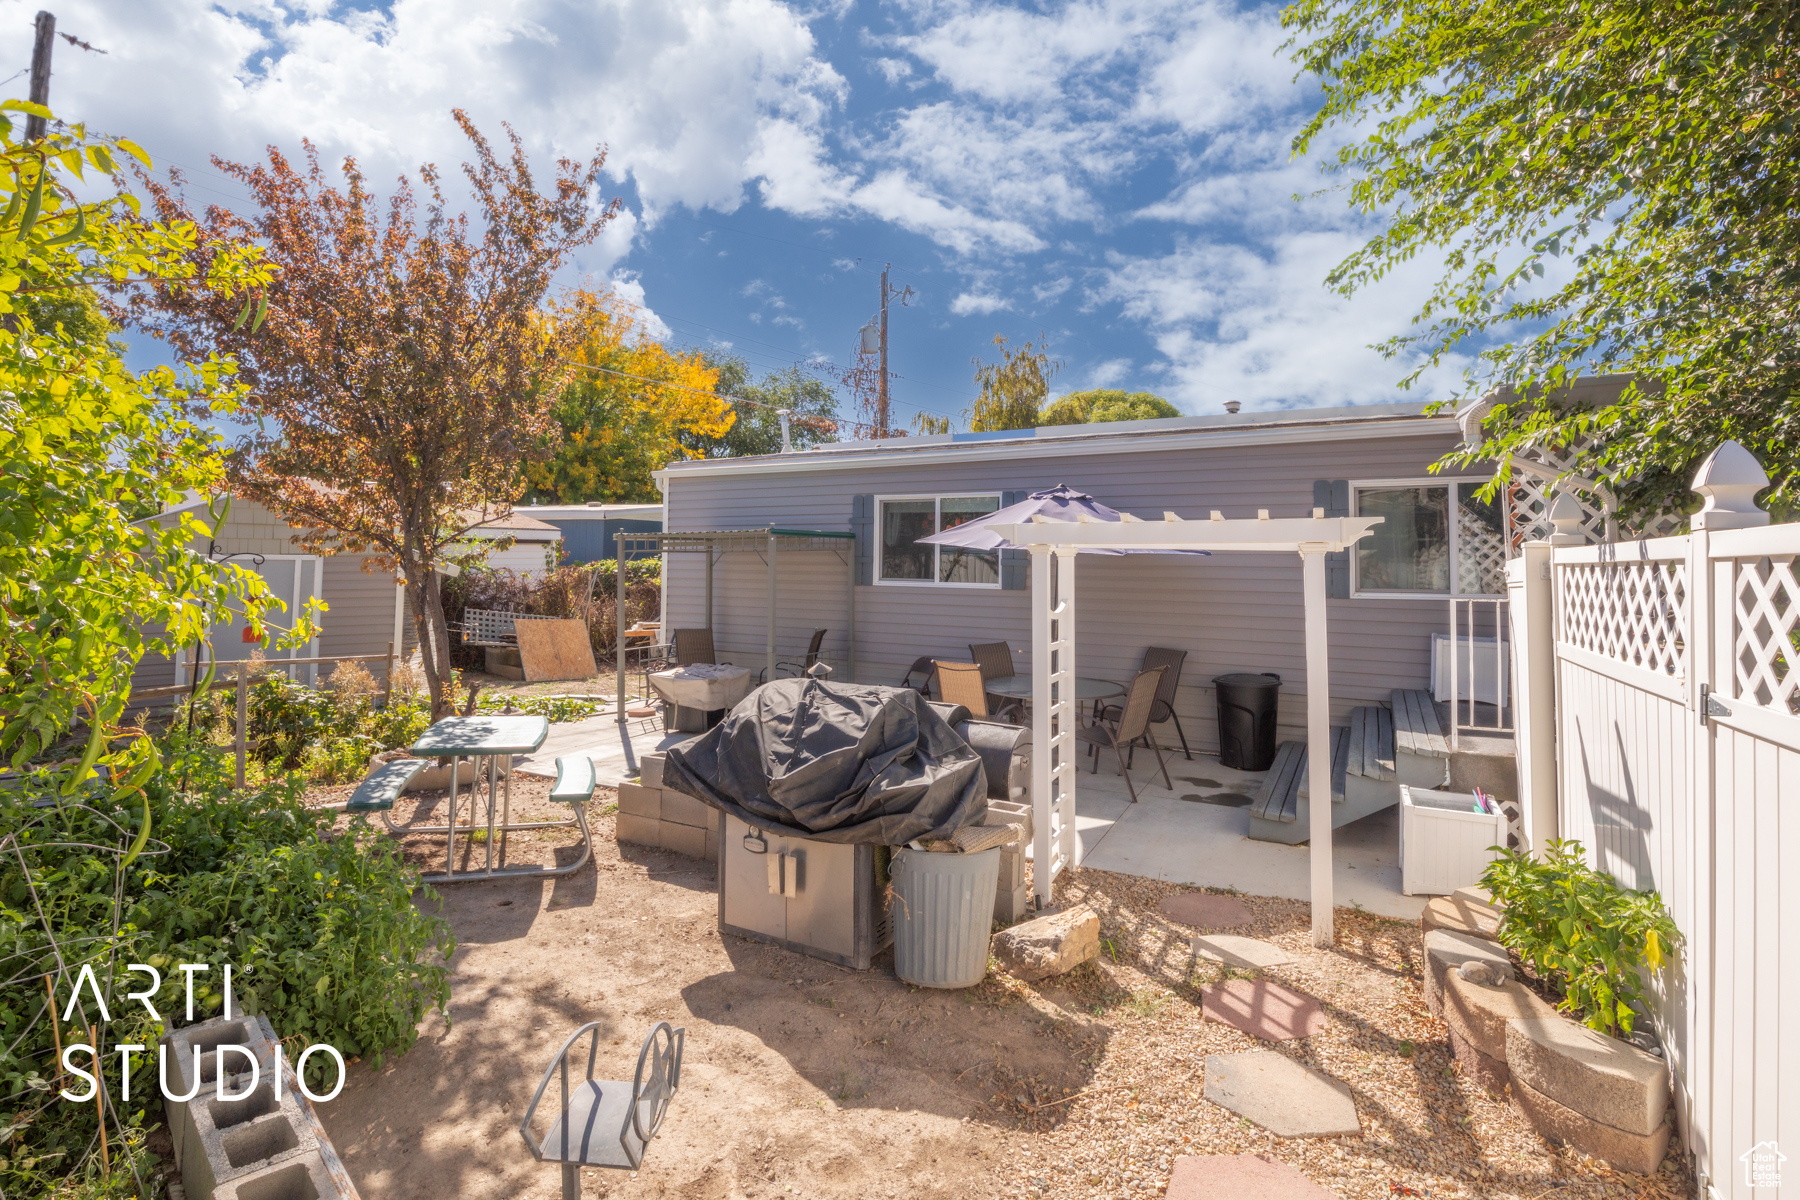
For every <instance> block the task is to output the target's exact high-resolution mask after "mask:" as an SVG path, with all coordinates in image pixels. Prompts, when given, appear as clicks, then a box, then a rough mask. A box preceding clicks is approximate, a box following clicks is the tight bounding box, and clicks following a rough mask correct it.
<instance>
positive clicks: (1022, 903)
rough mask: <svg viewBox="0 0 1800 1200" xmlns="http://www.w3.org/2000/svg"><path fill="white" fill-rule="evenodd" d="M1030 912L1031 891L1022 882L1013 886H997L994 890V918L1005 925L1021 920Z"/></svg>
mask: <svg viewBox="0 0 1800 1200" xmlns="http://www.w3.org/2000/svg"><path fill="white" fill-rule="evenodd" d="M1030 912H1031V892H1030V891H1029V890H1028V889H1027V888H1026V887H1025V885H1024V884H1023V883H1021V884H1019V886H1018V887H1015V888H998V889H996V890H995V892H994V920H996V921H999V922H1001V923H1002V924H1005V925H1015V924H1017V923H1018V922H1020V921H1023V920H1024V919H1025V918H1026V917H1027V916H1029V915H1030Z"/></svg>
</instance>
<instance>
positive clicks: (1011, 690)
mask: <svg viewBox="0 0 1800 1200" xmlns="http://www.w3.org/2000/svg"><path fill="white" fill-rule="evenodd" d="M982 686H983V687H984V688H986V689H987V690H988V691H989V692H992V693H993V694H994V695H996V696H1005V697H1007V698H1008V699H1011V700H1023V701H1025V703H1027V704H1030V703H1031V676H1030V675H1029V674H1019V675H1011V676H1008V677H1007V678H1005V679H990V680H988V681H986V682H985V683H983V684H982ZM1124 694H1125V687H1124V685H1122V684H1117V683H1114V682H1112V680H1110V679H1086V678H1083V677H1082V676H1079V675H1077V676H1076V677H1075V699H1076V700H1077V701H1085V700H1091V701H1093V702H1094V711H1095V713H1096V714H1098V713H1099V710H1100V701H1102V700H1110V699H1112V698H1113V697H1114V696H1123V695H1124Z"/></svg>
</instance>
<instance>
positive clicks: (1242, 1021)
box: [1200, 979, 1325, 1042]
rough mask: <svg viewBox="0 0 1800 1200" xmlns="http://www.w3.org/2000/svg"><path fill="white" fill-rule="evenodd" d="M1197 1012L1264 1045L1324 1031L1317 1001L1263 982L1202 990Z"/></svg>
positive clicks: (1235, 981)
mask: <svg viewBox="0 0 1800 1200" xmlns="http://www.w3.org/2000/svg"><path fill="white" fill-rule="evenodd" d="M1200 1012H1201V1014H1202V1015H1203V1016H1205V1017H1206V1018H1207V1019H1209V1020H1213V1021H1220V1022H1223V1023H1224V1024H1226V1025H1229V1026H1231V1027H1232V1028H1233V1029H1236V1030H1239V1031H1241V1032H1243V1033H1247V1034H1249V1035H1250V1036H1251V1037H1256V1038H1261V1039H1262V1040H1263V1041H1265V1042H1285V1041H1289V1040H1291V1039H1293V1038H1303V1037H1311V1036H1312V1035H1313V1034H1315V1033H1318V1032H1319V1031H1320V1030H1321V1029H1324V1028H1325V1010H1324V1009H1323V1008H1322V1007H1320V1005H1319V1002H1318V1001H1317V1000H1315V999H1313V998H1312V997H1311V996H1308V995H1307V994H1306V993H1305V992H1296V991H1294V990H1293V989H1291V988H1284V987H1282V986H1281V985H1280V984H1278V983H1270V982H1269V981H1268V980H1266V979H1227V980H1226V981H1225V982H1223V983H1220V984H1217V985H1215V986H1213V987H1209V988H1202V989H1200Z"/></svg>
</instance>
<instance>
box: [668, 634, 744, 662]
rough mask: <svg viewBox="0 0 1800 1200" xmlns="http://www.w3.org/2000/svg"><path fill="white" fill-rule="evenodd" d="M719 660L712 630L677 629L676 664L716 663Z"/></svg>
mask: <svg viewBox="0 0 1800 1200" xmlns="http://www.w3.org/2000/svg"><path fill="white" fill-rule="evenodd" d="M718 661H719V658H718V652H717V651H715V650H714V649H713V636H712V630H710V629H677V630H676V631H675V665H676V666H678V667H690V666H692V665H694V664H695V663H716V662H718ZM726 665H727V666H729V665H730V664H729V663H728V664H726Z"/></svg>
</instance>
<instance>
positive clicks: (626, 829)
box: [613, 812, 662, 846]
mask: <svg viewBox="0 0 1800 1200" xmlns="http://www.w3.org/2000/svg"><path fill="white" fill-rule="evenodd" d="M613 821H614V825H613V834H614V836H615V837H617V838H618V840H619V841H621V842H636V843H637V844H638V845H640V846H660V845H662V822H661V821H658V820H656V819H655V818H654V817H638V816H633V815H632V814H631V813H627V812H622V813H620V814H619V815H618V816H616V817H614V818H613Z"/></svg>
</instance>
